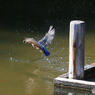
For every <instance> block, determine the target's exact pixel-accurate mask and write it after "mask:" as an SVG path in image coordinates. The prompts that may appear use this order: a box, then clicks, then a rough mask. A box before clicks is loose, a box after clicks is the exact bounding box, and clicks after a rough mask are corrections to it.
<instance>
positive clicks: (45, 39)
mask: <svg viewBox="0 0 95 95" xmlns="http://www.w3.org/2000/svg"><path fill="white" fill-rule="evenodd" d="M54 34H55V29H54V28H53V26H50V28H49V31H48V33H46V35H45V36H44V37H43V38H42V39H41V40H39V41H38V43H40V44H41V45H43V46H47V45H49V44H51V42H52V40H53V38H54Z"/></svg>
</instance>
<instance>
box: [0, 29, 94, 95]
mask: <svg viewBox="0 0 95 95" xmlns="http://www.w3.org/2000/svg"><path fill="white" fill-rule="evenodd" d="M63 32H64V31H62V32H59V34H58V32H57V34H58V35H55V38H54V40H53V42H52V44H51V45H49V46H48V47H47V50H48V51H49V52H50V56H48V57H46V56H44V55H43V54H42V53H40V52H39V51H37V50H35V49H34V48H33V47H32V46H31V45H30V44H23V42H22V41H23V39H24V38H25V37H33V38H35V39H36V40H39V39H40V38H42V37H43V35H44V34H45V33H43V34H42V33H41V34H40V33H39V35H38V34H37V33H34V32H25V31H24V32H19V31H17V30H16V31H14V30H11V31H9V30H1V33H2V34H1V35H0V43H1V44H0V55H1V56H0V94H2V95H10V94H11V95H19V94H20V95H43V94H44V93H45V94H46V95H53V93H54V88H53V79H54V78H55V77H57V76H58V75H61V74H63V73H65V72H68V65H69V59H68V57H69V37H68V33H63ZM85 37H86V41H85V42H86V43H85V64H90V63H93V62H95V59H94V58H95V55H94V54H95V51H94V50H95V46H94V40H95V37H94V33H86V36H85ZM85 93H86V92H85Z"/></svg>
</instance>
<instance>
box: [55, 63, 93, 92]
mask: <svg viewBox="0 0 95 95" xmlns="http://www.w3.org/2000/svg"><path fill="white" fill-rule="evenodd" d="M54 86H57V87H69V88H77V89H87V90H93V89H95V63H93V64H91V65H87V66H85V68H84V79H83V80H77V79H69V78H68V73H66V74H63V75H60V76H58V77H57V78H55V79H54Z"/></svg>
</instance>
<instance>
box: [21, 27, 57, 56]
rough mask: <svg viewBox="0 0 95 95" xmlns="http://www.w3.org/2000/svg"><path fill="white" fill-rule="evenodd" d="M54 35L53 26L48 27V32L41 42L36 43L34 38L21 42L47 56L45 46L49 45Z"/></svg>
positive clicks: (48, 53)
mask: <svg viewBox="0 0 95 95" xmlns="http://www.w3.org/2000/svg"><path fill="white" fill-rule="evenodd" d="M54 35H55V29H54V28H53V26H50V27H49V30H48V32H47V33H46V34H45V36H44V37H43V38H42V39H41V40H39V41H36V40H35V39H34V38H25V39H24V40H23V43H29V44H32V46H33V47H34V48H35V49H37V50H39V51H40V52H41V53H44V54H45V56H49V55H50V52H48V51H47V49H46V46H48V45H49V44H51V42H52V40H53V38H54Z"/></svg>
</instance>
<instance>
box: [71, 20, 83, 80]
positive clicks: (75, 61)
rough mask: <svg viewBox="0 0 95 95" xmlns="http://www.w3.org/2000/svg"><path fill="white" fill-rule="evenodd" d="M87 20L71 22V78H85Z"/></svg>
mask: <svg viewBox="0 0 95 95" xmlns="http://www.w3.org/2000/svg"><path fill="white" fill-rule="evenodd" d="M84 32H85V22H84V21H80V20H74V21H71V22H70V35H69V79H73V78H75V79H83V78H84V45H85V37H84Z"/></svg>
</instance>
